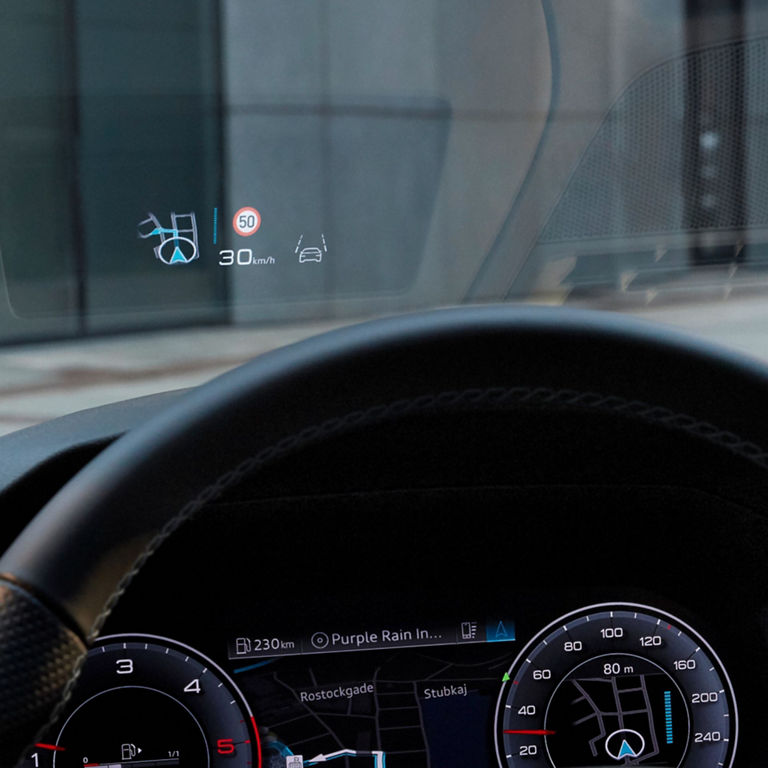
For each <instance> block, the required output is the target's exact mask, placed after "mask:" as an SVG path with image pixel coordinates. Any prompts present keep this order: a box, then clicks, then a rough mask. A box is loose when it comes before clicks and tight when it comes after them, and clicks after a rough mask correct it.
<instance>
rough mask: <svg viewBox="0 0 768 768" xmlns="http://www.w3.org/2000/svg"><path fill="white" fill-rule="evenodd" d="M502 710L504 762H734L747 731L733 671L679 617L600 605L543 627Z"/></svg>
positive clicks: (552, 766) (679, 767) (512, 674)
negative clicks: (741, 725)
mask: <svg viewBox="0 0 768 768" xmlns="http://www.w3.org/2000/svg"><path fill="white" fill-rule="evenodd" d="M507 677H508V678H509V679H508V680H507V681H506V682H505V684H504V687H503V689H502V691H501V695H500V697H499V702H498V705H497V711H496V751H497V754H498V757H499V764H500V765H501V766H502V768H518V767H519V766H523V765H525V766H530V767H531V768H533V766H547V767H548V768H597V767H598V766H601V767H604V766H611V765H648V766H661V767H663V768H683V767H684V766H689V767H690V766H695V767H696V768H722V767H723V766H725V768H728V766H730V765H731V763H732V761H733V755H734V751H735V748H736V736H737V731H738V723H737V715H736V703H735V699H734V697H733V690H732V688H731V684H730V681H729V679H728V675H727V674H726V672H725V669H724V668H723V666H722V664H721V663H720V661H719V659H718V658H717V656H716V655H715V652H714V651H713V650H712V649H711V648H710V647H709V646H708V645H707V644H706V643H705V641H704V640H703V639H702V638H701V637H699V636H698V635H697V634H696V633H695V632H694V631H693V630H692V629H691V628H690V627H688V626H687V625H686V624H684V623H683V622H682V621H680V620H679V619H676V618H674V617H673V616H670V615H668V614H665V613H662V612H661V611H658V610H656V609H653V608H649V607H647V606H641V605H632V604H621V605H614V604H609V605H596V606H591V607H589V608H584V609H582V610H580V611H576V612H574V613H571V614H568V615H567V616H564V617H562V618H561V619H558V620H557V621H555V622H553V623H552V624H551V625H550V626H548V627H547V628H546V629H544V630H543V631H542V632H541V633H539V634H538V635H537V636H536V637H535V638H534V639H533V640H532V641H531V642H530V643H529V644H528V645H527V646H526V648H525V649H524V650H523V652H522V653H521V654H520V655H519V656H518V658H517V659H516V660H515V662H514V664H513V665H512V667H511V668H510V669H509V671H508V673H507Z"/></svg>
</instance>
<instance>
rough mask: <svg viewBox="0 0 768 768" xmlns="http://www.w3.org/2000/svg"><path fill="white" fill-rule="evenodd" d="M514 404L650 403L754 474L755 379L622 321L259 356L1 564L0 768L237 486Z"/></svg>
mask: <svg viewBox="0 0 768 768" xmlns="http://www.w3.org/2000/svg"><path fill="white" fill-rule="evenodd" d="M670 379H671V380H673V381H674V382H675V383H676V386H673V387H670V386H669V381H670ZM515 387H517V388H521V387H524V388H525V392H527V393H529V395H527V396H533V394H530V393H535V392H536V391H539V392H566V393H567V392H576V393H587V394H595V393H597V395H598V396H601V397H607V398H613V399H614V401H615V402H618V403H624V404H628V405H630V406H631V405H632V404H635V403H640V404H648V407H649V408H652V409H653V408H655V409H657V410H658V409H660V410H661V411H664V412H665V413H668V414H672V415H673V416H675V415H677V416H681V417H682V418H683V419H684V420H685V419H688V420H689V421H690V423H692V424H694V425H704V427H706V429H705V428H702V429H701V432H702V435H703V436H704V437H706V433H707V429H709V428H710V427H713V428H714V430H715V432H716V433H717V435H719V437H718V439H720V440H721V442H722V444H723V445H724V447H728V446H729V443H730V444H731V445H732V446H736V448H734V450H736V451H737V452H740V455H742V456H744V458H747V459H750V460H753V461H756V462H757V463H759V464H760V465H761V466H763V465H765V466H768V456H766V454H765V452H764V451H763V450H762V448H761V447H760V446H764V445H768V427H767V426H764V425H766V424H768V420H766V419H763V418H760V416H761V415H762V413H763V411H764V410H765V408H766V403H768V374H767V373H766V371H765V370H764V368H763V367H762V366H760V365H758V364H757V363H755V362H752V361H750V360H748V359H746V358H743V357H741V356H739V355H736V354H733V353H730V352H726V351H724V350H720V349H718V348H715V347H712V346H710V345H708V344H705V343H703V342H702V343H699V342H693V341H692V340H691V339H690V338H689V337H687V336H683V335H679V334H677V333H674V332H671V331H669V332H666V331H665V332H662V333H660V329H659V327H658V326H655V325H646V324H645V323H641V322H639V321H636V320H631V319H628V318H626V317H623V316H617V315H611V314H607V313H597V312H587V311H571V310H564V309H548V308H533V307H527V308H526V307H509V306H494V307H473V308H460V309H451V310H437V311H432V312H428V313H421V314H414V315H407V316H401V317H396V318H390V319H386V320H378V321H373V322H369V323H365V324H362V325H358V326H352V327H349V328H345V329H341V330H338V331H332V332H330V333H327V334H323V335H321V336H318V337H314V338H311V339H309V340H307V341H303V342H300V343H298V344H294V345H292V346H290V347H286V348H283V349H280V350H276V351H274V352H271V353H268V354H266V355H263V356H262V357H260V358H258V359H256V360H254V361H252V362H251V363H248V364H246V365H244V366H242V367H241V368H239V369H237V370H235V371H233V372H231V373H229V374H226V375H224V376H222V377H219V378H218V379H216V380H214V381H212V382H210V383H208V384H206V385H204V386H202V387H200V388H198V389H197V390H195V391H194V392H192V393H190V394H189V395H188V396H186V397H185V398H183V399H182V400H181V401H180V402H179V403H178V404H175V405H174V406H172V407H171V408H169V409H168V411H167V412H166V413H164V414H163V415H162V416H161V417H159V418H157V419H155V420H154V421H152V422H151V423H149V424H146V425H144V426H142V427H140V428H138V429H136V430H135V431H134V432H131V433H130V434H128V435H126V436H124V437H122V438H121V439H119V440H118V441H116V442H115V443H114V444H113V445H112V446H110V447H109V448H107V449H106V450H105V451H104V452H103V453H102V454H101V455H99V456H98V457H97V458H96V459H95V460H94V461H93V462H91V463H90V464H89V465H88V466H87V467H86V468H85V469H84V470H83V471H82V472H80V473H79V474H78V475H77V476H76V477H75V478H74V479H72V480H71V481H70V482H69V483H68V484H67V485H66V486H65V487H64V488H63V489H62V490H61V491H60V492H59V493H58V494H57V495H56V496H55V497H54V498H53V499H52V500H51V501H50V502H49V503H48V504H47V505H46V507H45V508H44V509H43V510H42V511H41V512H40V513H39V514H38V515H37V516H36V517H35V519H34V520H33V521H32V522H31V523H30V524H29V525H28V526H27V528H26V529H25V530H24V531H23V533H22V534H21V535H20V536H19V538H18V539H17V540H16V542H15V543H14V544H13V545H12V546H11V547H10V549H9V550H8V551H7V552H6V553H5V554H4V555H3V556H2V558H0V573H2V574H3V577H2V578H1V579H0V763H1V764H3V765H7V764H12V760H14V759H15V758H16V757H17V756H18V754H19V750H21V749H22V748H23V747H24V746H25V745H26V744H27V743H29V741H30V739H31V738H32V737H33V736H34V733H35V731H36V729H37V728H38V727H39V726H41V725H42V724H43V723H44V721H45V720H46V719H47V717H48V716H49V714H50V711H51V709H52V708H53V706H54V705H55V703H56V702H57V701H60V700H61V698H62V691H63V690H64V688H65V687H66V685H67V681H69V680H70V679H71V676H72V670H73V668H74V667H75V666H76V663H77V660H78V658H80V657H82V654H83V652H84V650H85V649H86V647H87V644H88V643H89V642H90V641H91V640H93V639H94V638H95V637H96V636H97V634H98V632H99V630H100V628H101V625H102V624H103V622H104V620H105V618H106V616H107V615H108V614H109V611H111V609H112V607H113V606H114V604H115V603H116V601H117V600H118V599H119V597H120V595H121V594H122V592H123V591H124V590H125V588H126V587H127V586H128V584H129V583H130V581H131V579H132V577H133V575H135V573H136V572H137V571H138V570H139V569H140V568H141V566H142V565H143V563H144V562H145V561H146V559H147V558H148V557H149V556H150V555H151V554H152V553H153V552H154V551H155V550H156V549H157V548H158V547H159V546H160V544H161V543H162V541H164V540H165V538H167V536H169V535H171V534H172V533H173V531H174V530H176V528H177V527H178V526H179V525H181V524H182V523H183V522H184V520H185V519H187V518H188V517H189V516H191V515H192V514H194V513H196V511H197V510H198V509H200V508H202V507H203V506H204V505H205V504H206V503H207V502H209V501H211V500H212V499H214V498H217V497H218V496H219V495H220V494H221V493H222V492H223V491H224V490H226V489H227V488H228V487H230V486H231V485H233V484H234V483H236V482H237V481H238V480H239V478H240V477H242V476H243V475H245V474H248V473H251V472H253V471H255V470H256V469H258V468H259V467H260V466H262V465H263V464H265V463H267V462H269V461H271V460H273V459H275V458H278V457H283V456H286V455H288V454H289V453H290V452H291V451H292V450H295V448H296V447H299V446H300V445H304V444H307V443H308V442H313V441H317V440H322V439H323V437H324V436H326V435H327V434H329V433H330V432H334V431H336V432H338V431H339V430H344V429H356V428H361V427H362V426H364V425H365V424H366V423H371V421H376V420H382V419H393V418H404V417H407V415H408V414H409V413H411V412H413V410H414V409H419V408H432V409H437V410H440V409H441V408H446V409H447V408H455V407H457V404H458V405H459V406H460V407H473V402H474V403H476V404H477V403H480V402H482V405H483V407H485V408H488V407H495V406H496V405H500V403H501V399H502V398H501V395H498V394H495V393H504V392H511V391H513V390H514V388H515ZM494 398H495V399H494ZM552 407H557V403H555V402H553V406H552ZM681 423H682V422H681ZM713 425H716V426H713Z"/></svg>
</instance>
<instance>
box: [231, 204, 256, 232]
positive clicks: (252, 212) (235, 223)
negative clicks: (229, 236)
mask: <svg viewBox="0 0 768 768" xmlns="http://www.w3.org/2000/svg"><path fill="white" fill-rule="evenodd" d="M260 226H261V214H260V213H259V212H258V211H257V210H256V209H255V208H251V207H250V206H247V207H245V208H241V209H240V210H239V211H238V212H237V213H236V214H235V217H234V218H233V219H232V227H233V228H234V230H235V232H237V234H238V235H240V236H241V237H248V236H249V235H253V234H254V233H255V232H257V231H258V229H259V227H260Z"/></svg>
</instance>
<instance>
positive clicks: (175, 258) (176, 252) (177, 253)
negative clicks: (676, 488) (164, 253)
mask: <svg viewBox="0 0 768 768" xmlns="http://www.w3.org/2000/svg"><path fill="white" fill-rule="evenodd" d="M179 261H183V262H186V259H185V258H184V254H183V253H182V252H181V248H179V246H178V245H177V246H176V247H175V248H174V249H173V255H172V256H171V264H175V263H176V262H179Z"/></svg>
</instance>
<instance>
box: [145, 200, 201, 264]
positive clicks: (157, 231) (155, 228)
mask: <svg viewBox="0 0 768 768" xmlns="http://www.w3.org/2000/svg"><path fill="white" fill-rule="evenodd" d="M138 232H139V237H140V238H141V239H142V240H147V239H148V238H150V237H158V238H159V239H160V241H159V243H158V244H157V245H156V246H155V248H154V250H155V258H157V259H160V261H162V262H163V264H169V265H170V264H189V263H190V262H191V261H194V260H195V259H197V258H199V256H200V254H199V251H198V247H197V220H196V219H195V214H194V213H192V212H190V213H171V226H170V227H162V226H160V222H159V221H158V219H157V217H156V216H155V214H154V213H149V214H147V218H146V219H144V221H140V222H139V224H138Z"/></svg>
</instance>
